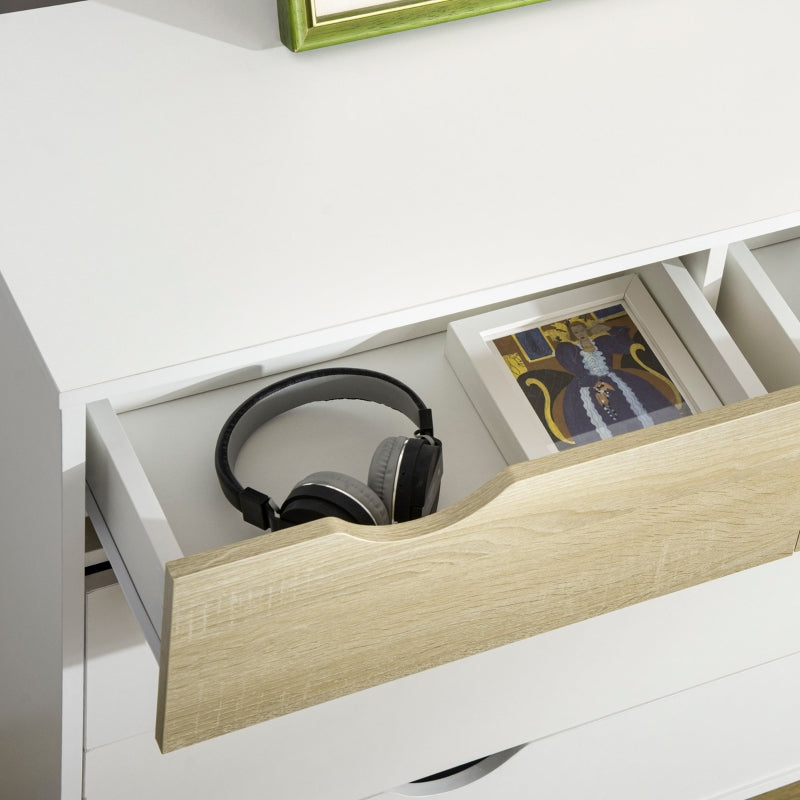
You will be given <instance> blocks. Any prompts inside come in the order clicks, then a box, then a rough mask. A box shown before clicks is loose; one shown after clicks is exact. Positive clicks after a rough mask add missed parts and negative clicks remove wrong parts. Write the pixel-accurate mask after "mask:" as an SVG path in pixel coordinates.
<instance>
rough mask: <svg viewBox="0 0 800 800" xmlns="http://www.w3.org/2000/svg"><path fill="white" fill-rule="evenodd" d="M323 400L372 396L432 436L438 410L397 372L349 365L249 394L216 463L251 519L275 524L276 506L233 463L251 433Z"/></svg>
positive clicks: (226, 431) (234, 500)
mask: <svg viewBox="0 0 800 800" xmlns="http://www.w3.org/2000/svg"><path fill="white" fill-rule="evenodd" d="M322 400H369V401H371V402H373V403H380V404H381V405H385V406H388V407H389V408H393V409H394V410H395V411H399V412H400V413H401V414H404V415H405V416H406V417H408V418H409V419H410V420H411V421H412V422H413V423H414V424H415V425H416V426H417V429H418V430H417V433H419V434H420V435H422V436H431V437H432V436H433V415H432V413H431V410H430V409H429V408H428V407H427V406H426V405H425V404H424V403H423V402H422V400H421V399H420V397H419V396H418V395H417V394H416V392H414V391H413V390H412V389H410V388H409V387H408V386H406V385H405V384H404V383H402V382H401V381H399V380H397V379H396V378H392V377H391V376H390V375H384V374H383V373H381V372H373V371H372V370H365V369H355V368H350V367H340V368H335V367H334V368H330V369H320V370H312V371H310V372H301V373H299V374H297V375H292V376H290V377H288V378H285V379H284V380H282V381H278V382H277V383H273V384H271V385H270V386H267V387H265V388H264V389H262V390H261V391H259V392H256V393H255V394H254V395H252V396H251V397H248V398H247V400H245V401H244V402H243V403H242V404H241V405H240V406H239V407H238V408H237V409H236V410H235V411H234V412H233V413H232V414H231V415H230V417H228V420H227V422H226V423H225V425H223V427H222V430H221V431H220V434H219V437H218V439H217V447H216V452H215V456H214V465H215V467H216V471H217V478H218V479H219V485H220V487H221V489H222V492H223V494H224V495H225V497H226V498H227V499H228V501H229V502H230V503H231V504H232V505H233V506H235V507H236V508H238V509H239V510H240V511H241V512H242V513H243V514H244V518H245V520H246V521H247V522H250V523H252V524H254V525H257V526H258V527H260V528H262V529H266V528H268V527H272V525H271V522H272V521H274V514H275V511H276V508H275V506H274V504H273V502H272V501H271V499H270V497H269V496H268V495H266V494H264V493H263V492H259V491H258V490H256V489H251V488H249V487H248V488H244V487H243V486H242V484H241V483H239V481H238V480H237V479H236V477H235V476H234V474H233V466H232V465H233V464H235V463H236V459H237V457H238V456H239V452H240V451H241V449H242V447H243V445H244V443H245V442H246V441H247V439H248V438H249V437H250V436H251V435H252V434H253V432H254V431H256V430H257V429H258V428H260V427H261V426H262V425H264V424H265V423H267V422H269V420H271V419H274V418H275V417H277V416H278V415H279V414H283V413H284V412H286V411H289V410H291V409H293V408H297V407H298V406H302V405H305V404H306V403H313V402H317V401H322Z"/></svg>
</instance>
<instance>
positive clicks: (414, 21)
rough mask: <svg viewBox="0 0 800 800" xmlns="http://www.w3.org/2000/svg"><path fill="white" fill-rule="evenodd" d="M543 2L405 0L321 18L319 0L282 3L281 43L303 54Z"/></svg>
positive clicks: (279, 7)
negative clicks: (316, 1) (317, 3)
mask: <svg viewBox="0 0 800 800" xmlns="http://www.w3.org/2000/svg"><path fill="white" fill-rule="evenodd" d="M354 2H355V0H354ZM540 2H543V0H419V2H409V1H408V0H401V1H400V2H393V3H380V4H377V5H371V6H360V7H356V8H353V9H352V10H348V11H342V12H337V13H332V14H327V15H325V16H319V15H317V12H316V4H315V0H278V23H279V27H280V35H281V41H282V42H283V43H284V44H285V45H286V46H287V47H288V48H289V49H290V50H292V51H294V52H299V51H302V50H313V49H316V48H318V47H328V46H329V45H334V44H341V43H343V42H351V41H355V40H357V39H367V38H369V37H372V36H383V35H384V34H387V33H397V32H399V31H405V30H410V29H412V28H421V27H424V26H426V25H436V24H438V23H440V22H449V21H451V20H455V19H463V18H464V17H473V16H477V15H479V14H488V13H490V12H493V11H503V10H505V9H508V8H515V7H517V6H526V5H532V4H533V3H540Z"/></svg>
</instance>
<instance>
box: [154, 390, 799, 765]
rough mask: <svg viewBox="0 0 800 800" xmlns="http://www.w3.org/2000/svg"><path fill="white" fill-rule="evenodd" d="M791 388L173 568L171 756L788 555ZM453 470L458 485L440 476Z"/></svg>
mask: <svg viewBox="0 0 800 800" xmlns="http://www.w3.org/2000/svg"><path fill="white" fill-rule="evenodd" d="M799 417H800V389H797V388H795V389H789V390H785V391H783V392H779V393H775V394H772V395H767V396H763V397H759V398H755V399H753V400H747V401H744V402H741V403H737V404H734V405H731V406H727V407H725V408H722V409H719V410H718V411H714V412H708V413H706V414H702V415H698V416H695V417H690V418H686V419H682V420H678V421H676V422H674V423H666V424H663V425H660V426H658V427H656V428H651V429H649V430H644V431H639V432H635V433H631V434H627V435H625V436H622V437H618V438H615V439H612V440H609V441H606V442H599V443H597V444H592V445H586V446H583V447H581V448H577V449H575V450H573V451H570V452H565V453H559V454H557V455H553V456H548V457H545V458H541V459H537V460H535V461H531V462H527V463H523V464H518V465H514V466H512V467H509V468H507V469H506V470H504V471H503V472H501V473H500V474H498V475H497V476H495V478H494V479H492V480H491V481H490V482H489V483H487V484H486V485H485V486H484V487H482V489H480V490H479V491H477V492H475V493H474V494H472V495H471V496H470V497H468V498H466V499H465V500H464V501H463V502H461V503H459V504H457V505H455V506H453V507H451V508H449V509H447V510H444V511H442V512H440V513H438V514H436V515H434V516H432V517H429V518H426V519H423V520H417V521H414V522H410V523H405V524H402V525H397V526H392V527H382V528H365V527H357V526H352V525H348V524H345V523H342V522H340V521H338V520H330V519H328V520H320V521H318V522H314V523H309V524H307V525H304V526H302V527H298V528H295V529H290V530H287V531H282V532H280V533H278V534H269V535H266V536H258V537H255V538H253V539H249V540H247V541H244V542H241V543H238V544H234V545H230V546H227V547H224V548H220V549H218V550H214V551H210V552H207V553H203V554H200V555H198V556H192V557H188V558H184V559H180V560H178V561H174V562H170V563H169V564H168V565H167V576H166V594H165V609H166V611H165V620H164V628H163V633H162V656H161V676H160V687H159V709H158V720H157V738H158V740H159V744H160V746H161V748H162V750H163V751H164V752H167V751H170V750H174V749H176V748H180V747H183V746H186V745H188V744H192V743H194V742H198V741H201V740H204V739H207V738H210V737H212V736H216V735H219V734H222V733H225V732H228V731H231V730H235V729H238V728H241V727H245V726H248V725H252V724H254V723H257V722H261V721H264V720H267V719H270V718H272V717H276V716H279V715H282V714H286V713H289V712H291V711H294V710H298V709H301V708H304V707H307V706H310V705H314V704H316V703H320V702H323V701H325V700H329V699H332V698H335V697H339V696H343V695H346V694H348V693H351V692H355V691H358V690H361V689H365V688H368V687H370V686H375V685H378V684H380V683H383V682H385V681H390V680H393V679H396V678H400V677H402V676H405V675H409V674H412V673H415V672H419V671H421V670H424V669H427V668H429V667H434V666H437V665H440V664H443V663H447V662H450V661H453V660H456V659H459V658H463V657H465V656H469V655H471V654H474V653H478V652H482V651H485V650H488V649H490V648H494V647H498V646H500V645H503V644H507V643H509V642H513V641H517V640H519V639H522V638H525V637H529V636H533V635H535V634H538V633H542V632H544V631H548V630H551V629H554V628H556V627H560V626H563V625H568V624H570V623H573V622H577V621H579V620H583V619H587V618H589V617H592V616H595V615H598V614H603V613H605V612H608V611H612V610H614V609H618V608H621V607H623V606H627V605H630V604H632V603H637V602H641V601H643V600H646V599H648V598H652V597H656V596H659V595H662V594H666V593H668V592H673V591H676V590H679V589H682V588H685V587H688V586H691V585H694V584H697V583H700V582H703V581H706V580H710V579H712V578H717V577H721V576H723V575H726V574H730V573H732V572H735V571H738V570H741V569H744V568H747V567H752V566H756V565H758V564H761V563H765V562H767V561H770V560H772V559H776V558H779V557H781V556H786V555H789V554H791V553H792V552H793V551H794V549H795V546H796V542H797V539H798V528H799V527H800V493H798V492H797V490H796V483H797V477H796V476H797V464H798V453H800V425H797V420H798V418H799ZM450 468H451V469H457V466H450Z"/></svg>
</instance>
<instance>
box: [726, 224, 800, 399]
mask: <svg viewBox="0 0 800 800" xmlns="http://www.w3.org/2000/svg"><path fill="white" fill-rule="evenodd" d="M717 312H718V314H719V316H720V318H721V319H722V321H723V322H724V323H725V326H726V327H727V328H728V330H729V331H730V333H731V335H732V336H733V338H734V339H735V341H736V342H737V344H738V345H739V347H740V348H741V349H742V351H743V352H744V353H745V355H746V356H747V358H748V359H749V360H750V362H751V363H752V365H753V367H754V369H755V370H756V372H757V373H758V375H759V377H760V379H761V380H762V381H763V383H764V385H765V386H766V387H767V389H768V390H770V391H773V390H775V389H782V388H785V387H787V386H795V385H797V384H800V229H792V230H790V231H785V232H783V233H781V234H772V235H769V236H763V237H760V238H759V239H754V240H751V241H749V242H737V243H736V244H733V245H731V246H730V247H729V248H728V256H727V259H726V262H725V271H724V273H723V279H722V284H721V286H720V294H719V301H718V304H717Z"/></svg>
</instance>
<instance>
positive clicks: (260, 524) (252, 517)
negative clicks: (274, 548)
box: [239, 486, 275, 531]
mask: <svg viewBox="0 0 800 800" xmlns="http://www.w3.org/2000/svg"><path fill="white" fill-rule="evenodd" d="M239 504H240V508H241V509H242V516H243V517H244V521H245V522H249V523H250V524H251V525H255V526H256V527H257V528H261V530H263V531H265V530H267V528H272V521H273V519H274V514H275V509H273V504H272V500H271V499H270V498H269V497H267V495H265V494H264V493H263V492H259V491H258V490H257V489H251V488H250V487H249V486H248V488H247V489H242V491H241V492H240V494H239Z"/></svg>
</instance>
